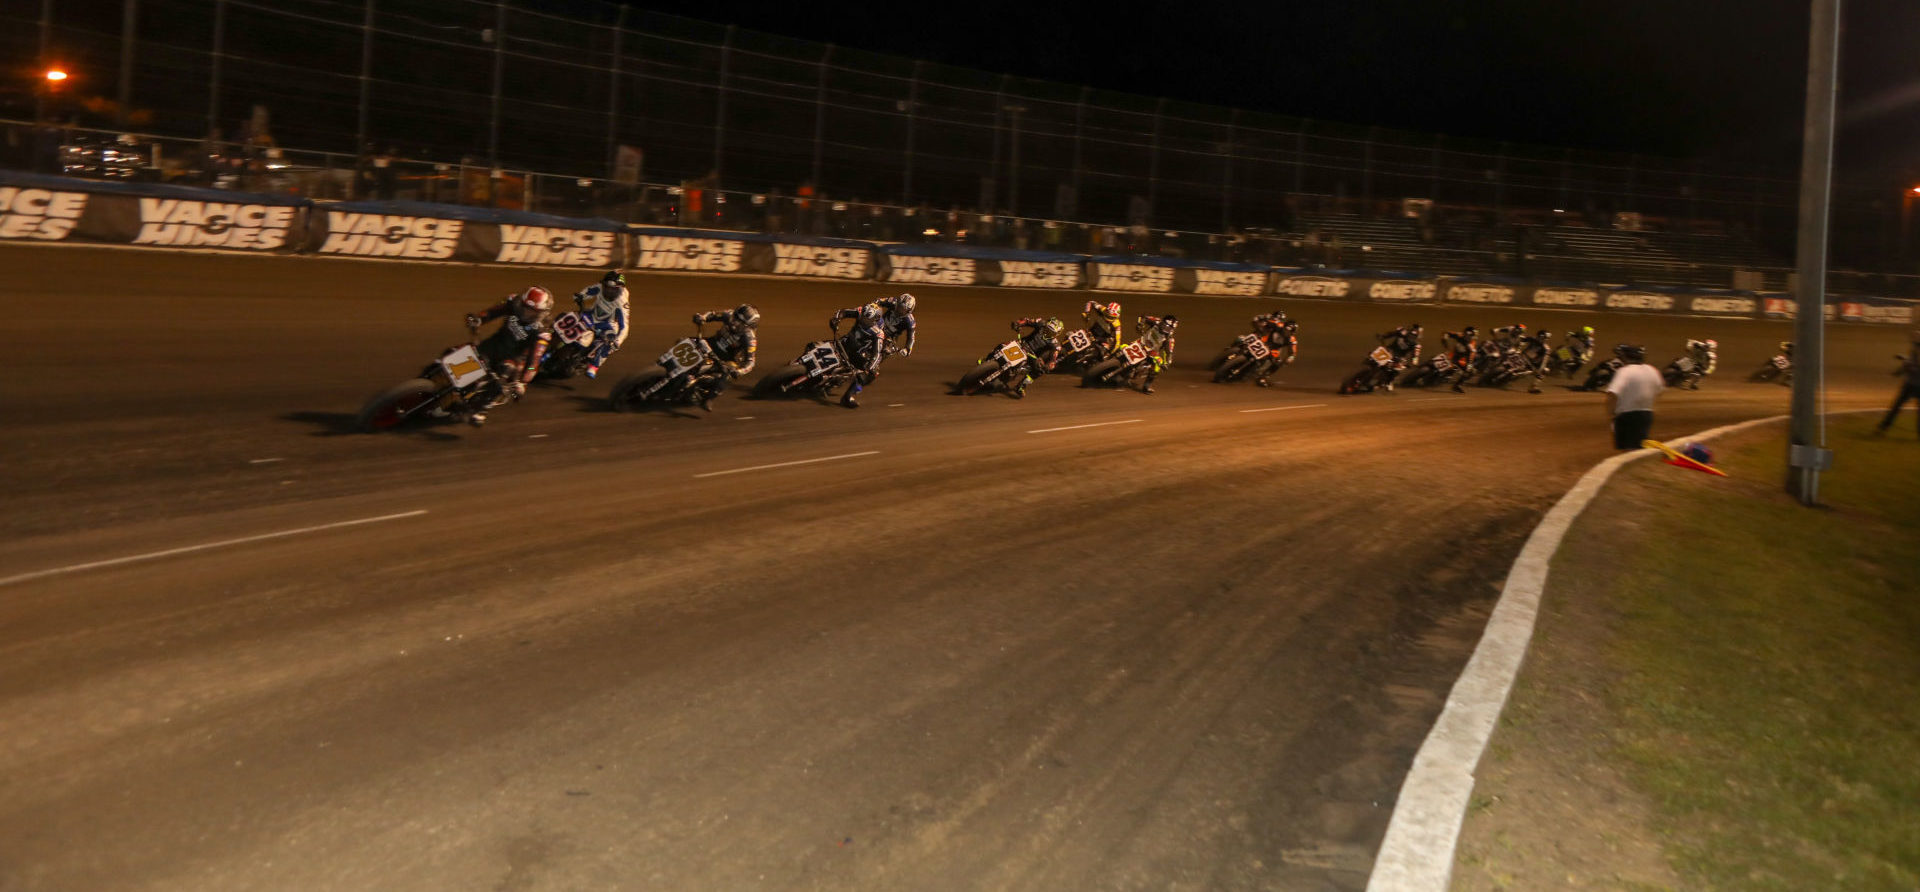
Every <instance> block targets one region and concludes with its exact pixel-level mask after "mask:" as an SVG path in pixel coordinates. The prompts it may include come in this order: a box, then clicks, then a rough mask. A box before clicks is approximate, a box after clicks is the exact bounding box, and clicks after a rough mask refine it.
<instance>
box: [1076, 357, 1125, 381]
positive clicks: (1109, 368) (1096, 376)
mask: <svg viewBox="0 0 1920 892" xmlns="http://www.w3.org/2000/svg"><path fill="white" fill-rule="evenodd" d="M1120 365H1121V363H1120V360H1118V359H1103V360H1101V361H1099V362H1096V363H1094V364H1093V367H1092V368H1089V369H1087V373H1086V374H1085V375H1082V376H1080V386H1081V387H1093V386H1095V385H1097V384H1105V383H1107V379H1109V378H1111V377H1113V373H1114V372H1117V371H1119V370H1120Z"/></svg>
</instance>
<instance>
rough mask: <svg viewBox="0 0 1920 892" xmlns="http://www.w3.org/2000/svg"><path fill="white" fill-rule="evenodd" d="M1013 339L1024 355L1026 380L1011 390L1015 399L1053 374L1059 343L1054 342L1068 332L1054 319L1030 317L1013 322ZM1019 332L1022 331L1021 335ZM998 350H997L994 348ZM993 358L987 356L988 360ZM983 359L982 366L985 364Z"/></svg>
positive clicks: (1064, 324) (991, 355)
mask: <svg viewBox="0 0 1920 892" xmlns="http://www.w3.org/2000/svg"><path fill="white" fill-rule="evenodd" d="M1011 327H1012V328H1013V336H1014V339H1015V340H1017V341H1019V342H1020V349H1022V350H1025V351H1027V357H1028V359H1027V372H1026V374H1027V377H1026V380H1024V381H1021V382H1020V384H1019V385H1018V386H1016V387H1014V388H1013V392H1014V395H1015V396H1025V395H1026V393H1027V385H1029V384H1032V383H1033V382H1034V381H1036V380H1039V378H1040V376H1041V375H1044V374H1046V373H1047V372H1049V371H1052V370H1053V364H1054V363H1055V362H1058V361H1059V360H1060V342H1059V341H1058V340H1055V339H1056V338H1058V337H1060V333H1061V332H1063V331H1066V330H1067V326H1066V323H1064V322H1061V321H1060V320H1059V319H1057V318H1052V317H1049V318H1046V319H1042V318H1040V317H1038V316H1029V317H1026V318H1022V319H1015V320H1013V325H1012V326H1011ZM1022 329H1025V330H1024V331H1023V330H1022ZM996 349H997V348H996ZM991 358H993V354H991V353H989V354H987V359H991ZM985 361H986V359H982V360H981V362H985Z"/></svg>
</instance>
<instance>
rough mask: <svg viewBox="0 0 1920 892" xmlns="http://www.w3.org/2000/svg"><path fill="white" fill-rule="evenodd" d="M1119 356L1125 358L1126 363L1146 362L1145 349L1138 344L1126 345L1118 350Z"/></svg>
mask: <svg viewBox="0 0 1920 892" xmlns="http://www.w3.org/2000/svg"><path fill="white" fill-rule="evenodd" d="M1120 354H1121V355H1122V356H1125V357H1126V358H1127V362H1128V363H1136V362H1146V361H1147V348H1145V347H1142V346H1140V345H1139V344H1128V345H1126V346H1125V347H1122V348H1120Z"/></svg>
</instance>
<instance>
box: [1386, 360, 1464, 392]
mask: <svg viewBox="0 0 1920 892" xmlns="http://www.w3.org/2000/svg"><path fill="white" fill-rule="evenodd" d="M1459 370H1460V367H1459V366H1457V365H1454V363H1453V354H1451V353H1445V352H1442V353H1435V354H1434V355H1433V358H1432V359H1429V360H1427V361H1426V362H1423V363H1421V364H1419V365H1417V366H1414V367H1413V369H1412V370H1411V371H1408V372H1407V373H1406V374H1404V375H1401V376H1400V380H1399V382H1398V383H1397V384H1396V386H1399V387H1431V386H1433V385H1435V384H1439V383H1440V382H1442V381H1446V380H1448V379H1450V378H1452V377H1453V374H1454V373H1455V372H1457V371H1459Z"/></svg>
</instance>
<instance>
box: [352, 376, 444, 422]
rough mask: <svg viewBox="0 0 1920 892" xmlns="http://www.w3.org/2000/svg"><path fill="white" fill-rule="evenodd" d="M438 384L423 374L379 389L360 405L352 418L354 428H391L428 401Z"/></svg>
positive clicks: (406, 418) (436, 389) (411, 415)
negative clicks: (381, 389)
mask: <svg viewBox="0 0 1920 892" xmlns="http://www.w3.org/2000/svg"><path fill="white" fill-rule="evenodd" d="M439 390H440V388H439V387H437V386H435V385H434V383H433V382H432V381H428V380H426V379H425V378H413V379H411V380H407V381H402V382H401V383H399V384H396V385H394V386H392V387H389V388H387V389H386V390H383V391H381V392H380V393H379V394H378V395H377V396H375V397H374V398H373V399H370V400H367V404H366V405H365V406H362V407H361V408H360V414H359V415H358V416H357V417H356V418H355V419H354V422H353V425H354V427H355V428H356V429H358V430H362V431H367V432H369V433H371V432H374V431H384V430H392V429H393V428H396V427H399V426H400V425H402V424H404V423H406V422H407V420H408V419H410V418H412V417H413V415H414V413H415V412H418V411H419V410H420V409H421V408H422V407H424V406H425V405H426V404H427V403H429V402H432V400H433V395H434V394H435V393H437V392H439Z"/></svg>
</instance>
